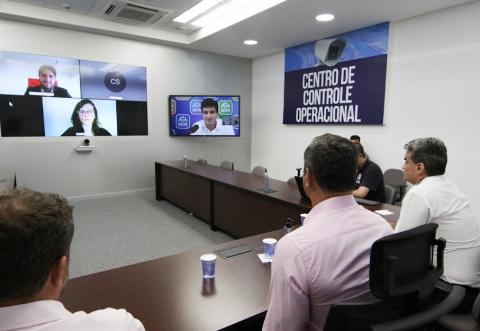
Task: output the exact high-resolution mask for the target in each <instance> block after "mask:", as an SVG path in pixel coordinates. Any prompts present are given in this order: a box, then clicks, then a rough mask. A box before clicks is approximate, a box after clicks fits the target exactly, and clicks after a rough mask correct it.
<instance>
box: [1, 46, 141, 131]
mask: <svg viewBox="0 0 480 331" xmlns="http://www.w3.org/2000/svg"><path fill="white" fill-rule="evenodd" d="M0 75H2V77H9V79H8V80H1V81H0V127H1V135H2V137H35V136H36V137H38V136H40V137H41V136H49V137H60V136H94V135H97V136H98V135H101V136H128V135H148V116H147V83H146V81H147V79H146V68H145V67H137V66H130V65H122V64H113V63H106V62H95V61H86V60H77V59H67V58H60V57H53V56H43V55H35V54H25V53H17V52H6V51H0Z"/></svg>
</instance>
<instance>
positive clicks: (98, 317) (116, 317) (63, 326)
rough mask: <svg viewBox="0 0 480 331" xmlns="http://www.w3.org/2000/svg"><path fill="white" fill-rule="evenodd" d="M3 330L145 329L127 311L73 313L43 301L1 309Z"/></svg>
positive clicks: (96, 330)
mask: <svg viewBox="0 0 480 331" xmlns="http://www.w3.org/2000/svg"><path fill="white" fill-rule="evenodd" d="M26 316H28V320H27V319H26ZM0 330H2V331H4V330H28V331H36V330H39V331H40V330H41V331H54V330H88V331H104V330H116V331H130V330H131V331H139V330H144V328H143V326H142V323H140V322H139V321H138V320H137V319H135V318H134V317H133V316H132V315H131V314H130V313H128V312H127V311H126V310H125V309H113V308H107V309H102V310H97V311H94V312H91V313H90V314H87V313H85V312H76V313H73V314H72V313H71V312H69V311H68V310H66V309H65V307H64V306H63V305H62V303H61V302H59V301H55V300H42V301H35V302H31V303H27V304H22V305H14V306H9V307H3V308H0Z"/></svg>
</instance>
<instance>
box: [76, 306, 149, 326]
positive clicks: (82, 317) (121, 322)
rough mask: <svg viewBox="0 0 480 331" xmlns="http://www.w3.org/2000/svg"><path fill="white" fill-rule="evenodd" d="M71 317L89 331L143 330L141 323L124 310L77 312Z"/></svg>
mask: <svg viewBox="0 0 480 331" xmlns="http://www.w3.org/2000/svg"><path fill="white" fill-rule="evenodd" d="M73 316H74V317H75V318H76V319H77V321H76V324H78V325H80V324H82V325H84V326H85V329H90V330H97V329H98V330H107V329H110V330H118V331H121V330H125V331H144V330H145V328H144V327H143V325H142V323H141V322H140V321H139V320H137V319H136V318H135V317H133V316H132V314H130V313H129V312H127V311H126V310H125V309H113V308H106V309H101V310H96V311H94V312H91V313H89V314H85V313H84V312H77V313H74V314H73Z"/></svg>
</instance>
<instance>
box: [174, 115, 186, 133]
mask: <svg viewBox="0 0 480 331" xmlns="http://www.w3.org/2000/svg"><path fill="white" fill-rule="evenodd" d="M175 127H176V128H177V129H190V115H187V114H178V115H177V116H175Z"/></svg>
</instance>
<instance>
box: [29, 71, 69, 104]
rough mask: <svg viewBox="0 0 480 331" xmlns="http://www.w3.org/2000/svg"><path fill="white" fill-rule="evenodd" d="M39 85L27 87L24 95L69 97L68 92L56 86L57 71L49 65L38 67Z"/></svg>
mask: <svg viewBox="0 0 480 331" xmlns="http://www.w3.org/2000/svg"><path fill="white" fill-rule="evenodd" d="M38 80H39V81H40V85H38V86H33V87H28V88H27V90H26V91H25V95H40V96H53V97H58V98H71V95H70V93H68V91H67V90H66V89H64V88H62V87H59V86H57V71H56V70H55V68H54V67H53V66H51V65H43V66H41V67H40V68H39V69H38Z"/></svg>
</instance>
